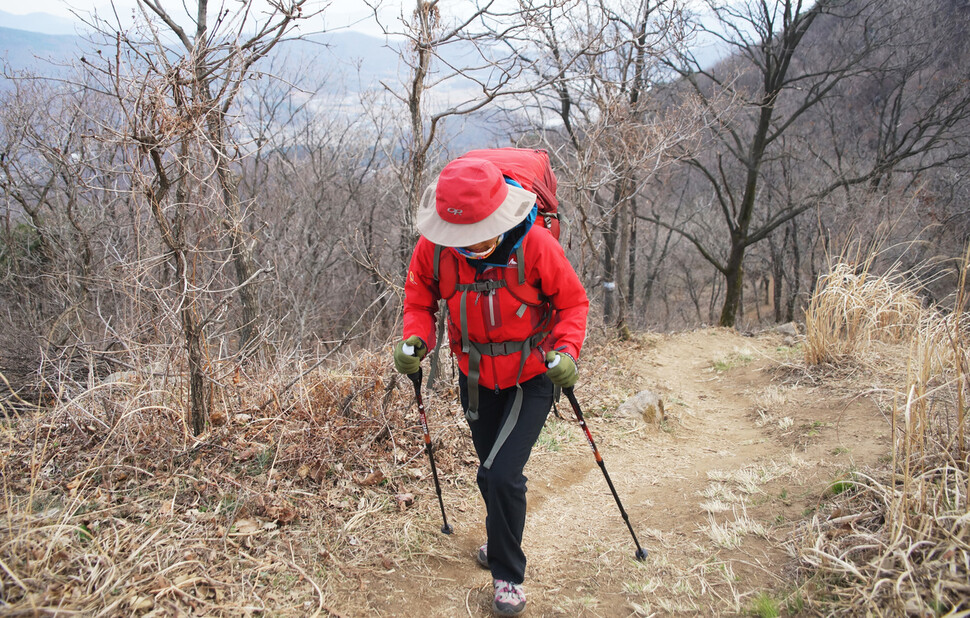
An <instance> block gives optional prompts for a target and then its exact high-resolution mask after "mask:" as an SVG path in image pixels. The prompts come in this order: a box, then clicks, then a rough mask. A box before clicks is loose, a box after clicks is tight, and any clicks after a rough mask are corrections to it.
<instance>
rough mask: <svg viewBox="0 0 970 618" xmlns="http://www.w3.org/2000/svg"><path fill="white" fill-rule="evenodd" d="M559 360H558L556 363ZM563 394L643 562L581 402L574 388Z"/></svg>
mask: <svg viewBox="0 0 970 618" xmlns="http://www.w3.org/2000/svg"><path fill="white" fill-rule="evenodd" d="M558 360H559V359H558V358H557V359H556V361H558ZM557 364H558V362H553V364H552V365H551V366H550V369H551V368H552V367H555V366H556V365H557ZM562 392H564V393H566V399H568V400H569V403H570V404H572V406H573V412H575V413H576V419H577V420H578V421H579V426H580V427H582V428H583V432H584V433H585V434H586V441H587V442H589V446H590V447H591V448H592V449H593V456H594V457H596V463H597V464H599V467H600V470H602V471H603V476H604V477H606V484H607V485H609V486H610V491H611V492H613V499H614V500H616V506H618V507H620V515H622V516H623V521H625V522H626V527H627V528H629V529H630V535H631V536H632V537H633V542H634V543H635V544H636V546H637V553H636V554H635V555H634V557H635V558H636V559H637V560H640V561H643V560H646V559H647V550H645V549H643V548H642V547H640V541H638V540H637V534H636V532H634V531H633V526H632V525H631V524H630V517H629V516H628V515H627V514H626V511H625V510H623V504H622V503H621V502H620V496H618V495H617V493H616V488H615V487H613V481H612V480H610V473H609V472H607V471H606V464H604V463H603V456H602V455H600V452H599V449H597V448H596V442H594V441H593V434H591V433H590V432H589V427H587V426H586V419H584V418H583V411H582V410H581V409H580V408H579V402H578V401H576V395H575V394H573V387H572V386H570V387H567V388H564V389H562Z"/></svg>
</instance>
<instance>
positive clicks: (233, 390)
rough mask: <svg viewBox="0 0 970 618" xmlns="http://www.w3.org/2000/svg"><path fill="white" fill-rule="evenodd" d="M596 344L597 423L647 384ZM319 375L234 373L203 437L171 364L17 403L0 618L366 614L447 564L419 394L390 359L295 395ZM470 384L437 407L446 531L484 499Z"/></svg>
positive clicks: (433, 399)
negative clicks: (421, 567)
mask: <svg viewBox="0 0 970 618" xmlns="http://www.w3.org/2000/svg"><path fill="white" fill-rule="evenodd" d="M638 345H643V346H649V345H650V344H649V342H643V343H641V344H638ZM588 348H589V351H588V352H587V353H586V354H584V364H585V370H586V371H588V372H589V375H590V376H591V377H592V376H595V377H596V380H589V381H587V386H586V387H584V388H583V398H584V403H586V405H588V411H589V413H590V414H591V415H596V414H598V413H602V412H603V411H606V410H610V409H614V408H615V407H616V405H617V404H618V402H619V401H623V400H624V399H625V398H626V397H629V396H630V395H631V394H633V393H634V392H636V387H637V385H636V384H632V383H630V382H629V380H628V379H626V378H624V377H622V375H620V372H617V371H615V370H613V368H614V367H615V365H616V363H618V362H619V360H620V359H619V344H617V343H615V342H609V341H607V342H601V343H598V344H596V345H591V346H588ZM314 364H316V361H315V360H314V359H307V360H306V361H305V362H303V363H302V364H301V363H297V362H293V361H292V360H290V361H289V362H285V363H284V362H283V361H281V362H280V364H279V366H262V367H258V368H254V367H252V366H250V367H248V368H246V367H239V368H234V369H233V368H230V369H228V370H225V371H224V372H223V373H224V375H225V377H224V379H221V380H220V388H219V389H218V393H219V398H218V400H217V401H216V402H215V406H214V409H215V412H214V414H213V418H212V421H213V422H212V426H211V427H210V428H209V430H208V431H207V432H206V433H205V434H203V435H202V436H199V438H198V439H196V438H195V437H193V436H192V435H191V434H190V432H189V430H188V428H187V427H186V424H185V421H184V418H185V413H184V401H185V389H186V384H185V381H184V374H183V373H182V372H181V370H180V368H179V367H169V368H168V369H167V371H166V370H159V368H160V367H165V364H164V363H159V362H156V363H150V362H146V363H145V364H144V365H145V367H153V368H154V371H153V370H151V369H146V370H145V371H126V372H122V373H118V374H113V375H112V376H109V377H108V378H107V379H104V380H102V381H101V382H100V383H93V384H92V383H90V381H89V382H86V383H75V382H70V381H69V380H67V379H64V376H60V378H59V379H61V380H62V381H61V382H59V383H58V388H55V389H52V390H54V391H55V392H60V393H62V395H61V396H60V397H59V398H57V399H56V400H54V401H45V404H49V405H47V407H43V408H37V407H36V406H33V407H31V406H29V405H27V404H26V403H25V402H19V401H14V402H11V401H0V406H2V409H0V413H2V416H3V417H4V418H6V421H5V422H3V423H2V425H0V430H2V433H3V435H2V438H0V492H2V493H0V500H2V501H3V513H2V515H0V614H4V615H17V614H27V615H47V614H58V615H60V614H63V615H67V614H70V613H74V614H80V615H85V616H131V615H138V616H171V615H190V614H195V615H205V616H246V615H263V614H266V613H270V614H272V615H283V616H326V615H333V616H341V615H346V616H351V615H361V611H363V610H362V609H361V607H360V602H361V601H360V591H361V587H362V586H363V581H364V578H366V577H367V576H368V575H373V574H376V575H384V574H388V573H390V572H392V571H393V570H396V569H398V568H399V567H402V566H403V565H404V564H405V563H409V566H414V563H415V562H418V563H420V562H421V561H422V560H424V559H426V558H434V557H435V556H436V553H435V552H436V550H435V547H437V544H436V543H434V542H432V539H433V538H435V537H437V536H440V533H439V532H438V530H439V529H440V526H441V520H440V512H439V510H438V504H437V497H436V496H435V493H434V485H433V482H432V480H431V475H430V467H429V465H428V459H427V456H426V454H425V452H424V442H423V436H422V432H421V428H420V426H419V424H418V418H417V411H416V407H415V405H414V390H413V387H412V384H411V382H410V381H409V380H406V379H404V378H402V377H400V376H398V375H397V374H395V373H394V371H393V369H392V368H391V364H390V355H389V354H388V353H387V351H386V350H381V351H379V352H377V353H370V352H358V353H356V354H355V355H354V357H353V359H347V360H345V361H342V362H341V361H332V362H331V361H328V362H327V363H324V364H321V365H320V366H319V367H318V368H316V369H313V370H312V371H310V372H309V373H306V375H303V377H302V378H301V379H299V380H297V381H296V382H295V383H293V382H294V377H295V376H300V375H302V374H303V373H304V372H305V371H306V369H305V368H309V367H312V366H313V365H314ZM446 364H447V363H446ZM453 382H454V381H453V380H450V379H449V378H448V377H447V376H446V377H445V379H444V380H443V381H442V383H443V384H445V387H444V388H443V390H442V391H441V392H433V391H429V390H428V389H427V388H425V389H424V392H423V395H424V400H425V405H426V408H427V412H428V423H429V427H430V430H431V434H432V438H433V441H434V446H435V462H436V464H437V468H438V472H439V475H440V478H441V483H442V489H443V492H444V499H445V506H446V509H448V511H449V516H453V513H452V510H453V509H455V508H463V507H462V505H463V503H465V502H466V501H467V500H469V499H471V500H474V496H475V495H476V493H477V490H476V489H475V484H474V474H475V470H476V468H477V461H476V460H475V457H474V450H473V448H472V445H471V439H470V437H469V435H468V429H467V425H466V424H465V421H464V417H463V416H462V414H461V410H460V406H459V405H458V403H457V393H456V391H455V389H454V387H453V386H452V387H449V386H448V385H449V384H453ZM51 383H52V384H53V381H51ZM291 383H292V387H291V388H287V387H289V386H290V385H291ZM266 402H269V403H268V404H266ZM12 404H17V406H18V410H19V412H13V411H12V408H13V405H12ZM264 404H266V405H264ZM563 413H564V414H565V415H567V418H568V416H570V415H569V414H568V410H563ZM543 448H545V446H543V445H541V444H540V445H539V446H538V447H537V449H539V450H540V451H541V450H542V449H543Z"/></svg>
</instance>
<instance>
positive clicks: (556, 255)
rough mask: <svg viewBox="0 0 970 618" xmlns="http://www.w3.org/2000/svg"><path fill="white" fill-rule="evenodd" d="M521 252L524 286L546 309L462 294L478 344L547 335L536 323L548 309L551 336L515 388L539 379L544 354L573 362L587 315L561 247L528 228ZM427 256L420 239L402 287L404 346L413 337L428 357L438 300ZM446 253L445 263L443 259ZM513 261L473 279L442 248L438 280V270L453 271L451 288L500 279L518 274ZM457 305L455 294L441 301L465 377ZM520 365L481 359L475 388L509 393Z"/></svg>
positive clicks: (462, 262) (500, 294)
mask: <svg viewBox="0 0 970 618" xmlns="http://www.w3.org/2000/svg"><path fill="white" fill-rule="evenodd" d="M522 249H523V252H524V256H525V278H526V284H527V285H531V286H532V287H534V288H536V289H537V290H538V291H539V293H540V294H541V296H542V297H544V298H545V299H546V300H547V304H546V303H544V304H543V305H542V306H539V307H533V306H525V305H524V304H523V303H522V302H521V301H520V300H519V299H517V298H516V297H515V296H514V295H513V291H512V290H510V289H509V288H499V289H498V290H495V291H493V292H492V293H491V294H488V293H479V292H468V296H467V300H466V310H467V322H468V338H469V339H470V340H471V341H474V342H477V343H500V342H504V341H523V340H525V339H527V338H529V337H530V336H532V335H534V334H536V333H539V332H542V331H543V330H544V329H549V328H550V326H549V325H548V323H546V322H545V321H544V319H543V318H544V317H545V316H546V314H547V310H548V309H550V308H551V311H552V321H551V333H550V334H549V336H548V337H546V338H545V339H544V340H543V341H542V342H541V343H540V344H539V347H538V348H537V349H533V350H532V352H531V353H530V354H529V356H528V359H527V361H526V364H525V367H524V369H523V370H522V375H521V376H520V377H519V382H525V381H526V380H529V379H530V378H533V377H535V376H537V375H539V374H541V373H544V372H545V371H546V366H545V360H544V359H545V352H547V351H549V350H556V351H560V352H565V353H566V354H569V355H570V356H572V357H573V358H574V359H578V358H579V353H580V350H581V349H582V346H583V340H584V339H585V338H586V316H587V313H588V312H589V299H588V298H587V297H586V290H585V289H584V288H583V284H582V283H581V282H580V281H579V277H578V276H577V275H576V271H575V270H573V267H572V265H571V264H570V263H569V260H567V259H566V254H565V253H564V252H563V248H562V246H561V245H560V244H559V242H558V241H556V239H555V238H553V236H552V234H550V233H549V231H548V230H546V229H545V228H543V227H541V226H539V225H533V226H532V227H531V228H529V231H528V232H527V233H526V235H525V237H524V238H523V239H522ZM434 252H435V246H434V244H433V243H432V242H431V241H429V240H427V239H426V238H424V237H421V238H420V239H419V240H418V243H417V245H416V246H415V247H414V253H413V254H412V255H411V264H410V266H409V268H408V276H407V280H406V281H405V283H404V338H405V339H407V338H408V337H410V336H412V335H417V336H418V337H420V338H421V339H422V340H423V341H424V342H425V343H426V344H427V346H428V348H429V349H430V348H433V347H434V345H435V314H436V313H437V311H438V300H439V299H440V298H441V292H440V291H439V285H438V281H436V280H435V277H434ZM446 253H450V254H451V255H448V256H446V255H445V254H446ZM446 258H447V259H446ZM452 258H454V259H452ZM516 259H517V258H516V253H515V252H513V253H512V254H511V255H510V257H509V262H508V265H507V266H505V267H492V268H488V269H486V270H485V271H483V272H481V273H478V272H477V271H476V269H475V267H474V266H472V265H471V264H469V263H468V261H467V260H466V259H465V258H463V257H460V256H459V255H458V253H457V252H456V251H454V249H450V248H443V249H442V254H441V262H440V271H441V272H440V273H439V274H440V276H441V278H442V279H444V278H445V277H446V275H447V274H448V273H446V272H445V269H447V268H451V269H454V265H455V264H457V267H458V283H472V282H475V281H484V280H486V279H501V278H503V277H504V276H505V273H504V272H502V271H505V270H507V269H512V270H513V271H514V270H517V268H518V266H517V264H516ZM448 278H451V277H448ZM460 299H461V292H458V293H455V294H453V295H452V296H451V297H450V298H449V299H448V315H449V321H448V339H449V341H450V345H451V349H452V351H453V352H454V354H455V356H456V357H457V358H458V366H459V368H460V369H461V371H462V373H464V374H465V375H468V354H467V353H465V352H462V349H461V325H460V318H459V315H460ZM524 306H525V309H523V307H524ZM520 363H521V355H520V354H509V355H506V356H484V357H483V358H482V360H481V365H480V367H479V369H480V371H481V375H480V377H479V384H480V385H481V386H483V387H485V388H502V389H505V388H510V387H512V386H515V383H516V376H517V375H518V373H519V365H520Z"/></svg>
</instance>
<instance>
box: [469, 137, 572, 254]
mask: <svg viewBox="0 0 970 618" xmlns="http://www.w3.org/2000/svg"><path fill="white" fill-rule="evenodd" d="M466 157H467V158H470V159H485V160H486V161H491V162H492V163H494V164H495V166H496V167H497V168H498V169H499V170H501V172H502V174H504V175H505V176H508V177H509V178H511V179H512V180H514V181H515V182H517V183H519V184H520V185H522V188H523V189H525V190H526V191H532V192H533V193H535V194H536V196H538V198H537V199H536V203H537V204H538V205H539V217H541V218H542V225H543V227H545V228H546V229H547V230H549V231H550V232H552V235H553V236H554V237H555V239H556V240H559V200H557V199H556V175H555V174H554V173H553V172H552V165H551V164H550V163H549V153H548V152H546V151H545V150H540V149H532V148H487V149H482V150H472V151H470V152H466V153H465V154H463V155H462V156H461V157H459V158H466Z"/></svg>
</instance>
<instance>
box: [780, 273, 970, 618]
mask: <svg viewBox="0 0 970 618" xmlns="http://www.w3.org/2000/svg"><path fill="white" fill-rule="evenodd" d="M964 270H966V264H965V266H964ZM812 305H813V306H812V311H811V312H810V317H811V320H810V321H808V323H807V334H806V336H807V339H808V340H809V342H811V344H810V345H812V346H814V347H812V349H811V351H810V352H809V353H808V360H809V361H810V362H811V361H814V362H834V361H836V360H841V361H843V362H845V361H846V360H857V359H858V355H862V354H865V353H866V352H867V344H868V343H869V342H871V341H873V340H876V339H879V338H882V337H886V336H887V335H888V336H889V337H892V338H896V339H897V340H902V341H903V342H905V343H903V344H902V345H901V346H900V347H901V348H903V346H905V345H906V344H908V352H909V358H908V369H907V375H906V383H905V384H901V385H899V388H898V389H897V395H896V399H895V401H896V405H895V406H894V410H893V416H892V424H893V427H892V430H893V431H892V435H893V446H892V453H891V460H890V462H889V467H888V469H876V470H867V471H860V472H857V473H855V474H854V476H853V479H852V481H850V482H847V483H844V484H842V485H841V486H840V489H842V490H844V491H842V492H841V493H839V494H838V495H836V496H835V498H834V499H833V500H832V504H831V508H830V509H829V510H826V512H825V513H826V514H825V515H821V514H816V515H815V517H814V518H813V519H812V521H811V522H809V524H808V525H807V526H806V527H805V528H804V530H802V532H801V533H800V535H798V537H797V538H796V550H797V553H798V555H799V556H800V558H801V564H802V567H803V568H805V569H806V570H807V571H808V573H809V574H811V575H814V576H815V577H816V578H817V581H818V583H819V584H820V587H821V592H822V593H823V594H819V595H817V596H816V598H815V599H814V601H816V602H817V603H819V604H820V605H822V606H823V607H824V608H825V611H826V613H831V614H845V615H859V614H866V613H878V614H880V615H918V616H925V615H941V614H943V613H946V612H953V613H955V614H957V613H958V614H959V615H967V614H966V613H965V612H966V610H970V602H968V599H970V583H968V582H970V518H968V515H967V514H968V501H967V496H968V492H970V455H968V453H970V444H968V442H967V436H966V432H965V429H966V416H965V411H964V402H965V400H966V389H967V381H966V376H967V361H968V355H970V346H968V345H967V338H966V335H967V332H968V327H970V324H968V319H970V318H968V315H967V314H966V313H965V311H964V307H965V294H964V292H963V291H962V290H961V292H960V294H959V297H958V300H957V303H956V308H955V310H954V311H952V312H949V313H941V312H940V311H938V310H937V309H935V308H931V307H920V305H919V303H918V302H917V300H916V291H915V286H913V285H912V284H911V283H908V282H907V281H906V280H905V279H904V278H902V277H898V276H897V277H892V278H885V277H882V278H873V277H871V276H867V275H866V274H865V273H863V274H862V275H855V274H852V273H851V272H849V271H848V270H847V269H846V267H845V266H844V265H840V266H839V267H837V268H836V269H835V270H834V271H833V272H832V273H830V274H829V275H827V276H826V277H825V278H824V285H820V287H819V291H818V293H817V294H816V297H815V298H814V299H813V301H812ZM894 315H895V316H897V317H898V320H899V323H898V324H896V325H893V324H892V323H890V322H889V321H888V318H890V317H891V316H894ZM815 329H818V330H817V331H816V332H813V331H815ZM903 349H906V348H903Z"/></svg>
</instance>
